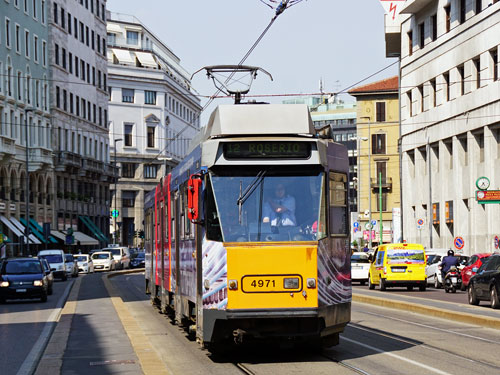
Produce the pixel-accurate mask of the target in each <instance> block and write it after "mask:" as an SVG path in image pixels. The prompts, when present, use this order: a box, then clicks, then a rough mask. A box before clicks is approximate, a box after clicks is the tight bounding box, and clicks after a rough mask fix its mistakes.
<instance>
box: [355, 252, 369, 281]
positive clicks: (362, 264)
mask: <svg viewBox="0 0 500 375" xmlns="http://www.w3.org/2000/svg"><path fill="white" fill-rule="evenodd" d="M369 271H370V260H369V259H368V253H363V252H355V253H353V254H352V255H351V280H352V281H359V282H360V283H361V285H365V283H366V282H367V281H368V273H369Z"/></svg>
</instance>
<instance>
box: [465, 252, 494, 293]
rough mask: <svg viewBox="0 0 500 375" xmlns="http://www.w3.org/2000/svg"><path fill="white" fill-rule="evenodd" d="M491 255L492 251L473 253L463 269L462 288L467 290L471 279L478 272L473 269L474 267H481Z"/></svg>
mask: <svg viewBox="0 0 500 375" xmlns="http://www.w3.org/2000/svg"><path fill="white" fill-rule="evenodd" d="M490 255H491V253H479V254H474V255H472V256H471V257H470V258H469V260H468V262H467V263H466V264H465V267H464V268H463V269H462V272H461V273H462V290H466V289H467V286H468V285H469V280H470V279H471V277H472V276H474V275H475V274H476V272H474V271H473V269H474V268H476V269H479V267H481V266H482V265H483V263H484V261H485V260H486V259H487V258H488V257H489V256H490Z"/></svg>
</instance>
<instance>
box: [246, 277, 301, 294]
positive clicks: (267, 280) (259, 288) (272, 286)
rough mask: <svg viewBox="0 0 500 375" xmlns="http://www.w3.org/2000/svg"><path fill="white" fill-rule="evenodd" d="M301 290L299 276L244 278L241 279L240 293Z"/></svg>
mask: <svg viewBox="0 0 500 375" xmlns="http://www.w3.org/2000/svg"><path fill="white" fill-rule="evenodd" d="M291 289H292V290H291ZM301 289H302V281H301V277H300V275H259V276H244V277H243V279H242V291H243V292H245V293H266V292H278V293H279V292H286V291H294V290H299V291H300V290H301Z"/></svg>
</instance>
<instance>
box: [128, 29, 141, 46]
mask: <svg viewBox="0 0 500 375" xmlns="http://www.w3.org/2000/svg"><path fill="white" fill-rule="evenodd" d="M127 44H130V45H133V46H136V45H138V44H139V33H138V32H137V31H130V30H127Z"/></svg>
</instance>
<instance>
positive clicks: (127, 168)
mask: <svg viewBox="0 0 500 375" xmlns="http://www.w3.org/2000/svg"><path fill="white" fill-rule="evenodd" d="M135 168H136V166H135V164H134V163H122V177H125V178H134V177H135Z"/></svg>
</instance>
